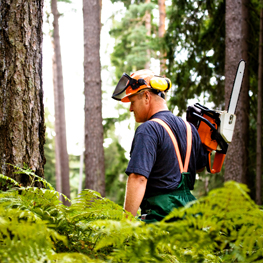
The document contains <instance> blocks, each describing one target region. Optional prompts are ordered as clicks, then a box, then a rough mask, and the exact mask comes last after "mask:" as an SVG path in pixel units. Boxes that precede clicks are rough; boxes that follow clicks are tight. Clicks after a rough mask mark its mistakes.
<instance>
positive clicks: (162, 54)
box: [158, 0, 167, 74]
mask: <svg viewBox="0 0 263 263" xmlns="http://www.w3.org/2000/svg"><path fill="white" fill-rule="evenodd" d="M158 7H159V28H158V37H159V38H160V39H162V38H163V37H164V34H165V18H166V8H165V0H158ZM165 57H166V53H165V52H163V51H162V52H160V73H161V74H164V73H165V71H166V69H167V67H166V59H165Z"/></svg>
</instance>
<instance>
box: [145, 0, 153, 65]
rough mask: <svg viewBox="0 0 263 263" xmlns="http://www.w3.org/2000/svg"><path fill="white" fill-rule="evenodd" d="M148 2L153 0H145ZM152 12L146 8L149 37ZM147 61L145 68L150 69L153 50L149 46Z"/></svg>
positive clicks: (146, 25)
mask: <svg viewBox="0 0 263 263" xmlns="http://www.w3.org/2000/svg"><path fill="white" fill-rule="evenodd" d="M145 3H146V4H149V3H151V0H145ZM151 27H152V25H151V12H150V11H149V10H146V12H145V28H146V35H147V37H150V36H151ZM147 42H149V40H148V39H147ZM147 58H148V60H147V62H146V63H145V66H144V68H146V69H150V66H151V50H150V49H149V48H147Z"/></svg>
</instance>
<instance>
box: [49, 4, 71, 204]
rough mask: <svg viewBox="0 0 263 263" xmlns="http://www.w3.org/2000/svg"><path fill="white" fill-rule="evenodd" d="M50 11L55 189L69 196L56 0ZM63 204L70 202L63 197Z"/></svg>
mask: <svg viewBox="0 0 263 263" xmlns="http://www.w3.org/2000/svg"><path fill="white" fill-rule="evenodd" d="M51 11H52V14H53V16H54V21H53V29H54V35H53V38H54V54H55V56H54V58H53V65H54V69H53V73H54V76H53V84H54V103H55V131H56V137H55V140H56V149H55V151H56V180H57V182H56V184H57V190H58V191H59V189H60V188H61V191H62V193H63V194H64V195H66V196H67V197H68V198H70V184H69V158H68V151H67V135H66V118H65V98H64V88H63V73H62V62H61V51H60V36H59V24H58V18H59V13H58V9H57V0H52V1H51ZM63 203H64V204H65V205H69V204H70V203H69V202H68V201H66V200H65V199H63Z"/></svg>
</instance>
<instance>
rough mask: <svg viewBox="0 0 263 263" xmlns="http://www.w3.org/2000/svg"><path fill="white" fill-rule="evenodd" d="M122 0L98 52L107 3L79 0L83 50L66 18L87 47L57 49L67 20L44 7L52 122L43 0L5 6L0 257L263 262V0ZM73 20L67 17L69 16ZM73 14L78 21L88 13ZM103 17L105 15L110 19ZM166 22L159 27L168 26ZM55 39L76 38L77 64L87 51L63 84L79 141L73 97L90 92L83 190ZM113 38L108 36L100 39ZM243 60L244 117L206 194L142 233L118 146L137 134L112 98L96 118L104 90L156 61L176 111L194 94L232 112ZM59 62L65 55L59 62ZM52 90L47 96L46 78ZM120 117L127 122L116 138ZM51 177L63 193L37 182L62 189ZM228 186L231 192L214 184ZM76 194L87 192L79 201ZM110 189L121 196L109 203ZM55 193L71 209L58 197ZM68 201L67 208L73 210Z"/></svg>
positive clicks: (0, 38)
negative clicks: (126, 202)
mask: <svg viewBox="0 0 263 263" xmlns="http://www.w3.org/2000/svg"><path fill="white" fill-rule="evenodd" d="M66 2H69V1H66ZM113 2H114V1H113ZM116 3H118V4H120V5H121V7H122V8H123V7H125V8H124V9H123V13H121V14H122V15H121V16H120V19H119V12H118V10H119V9H118V8H116V9H115V7H114V15H112V16H111V14H109V16H110V17H111V18H110V19H109V20H106V21H111V25H112V26H111V27H110V29H107V30H106V31H107V32H108V33H109V34H110V36H111V37H112V39H113V42H114V45H113V46H112V49H111V48H109V54H108V53H106V55H105V53H104V52H100V51H101V49H100V44H99V43H100V41H98V40H99V39H100V35H101V31H100V30H101V26H102V25H101V20H100V17H101V5H100V4H101V3H100V1H96V0H83V14H84V15H83V19H84V21H83V22H84V26H83V31H84V38H83V39H84V41H83V42H84V43H81V41H79V40H78V39H77V37H75V35H74V34H73V32H75V31H77V29H75V28H76V27H77V26H76V25H75V24H74V25H73V22H74V21H73V19H72V21H71V19H70V18H69V19H68V20H70V21H67V22H70V23H69V24H67V33H66V34H67V35H68V36H70V35H71V33H72V35H71V36H70V37H71V40H72V39H73V38H74V40H75V38H76V42H77V43H78V44H79V45H77V44H76V45H75V42H74V43H72V42H70V41H68V40H65V39H64V40H63V41H58V40H59V38H58V36H59V34H58V24H59V23H58V21H59V20H60V19H62V16H61V14H59V12H58V11H57V1H56V0H52V1H51V11H52V15H53V17H54V20H53V23H52V15H51V12H50V10H49V9H46V10H45V11H46V17H45V21H46V20H49V23H52V24H53V28H52V29H50V28H48V30H47V31H46V32H45V37H47V38H46V39H48V36H50V42H51V43H52V45H54V46H52V47H54V54H52V55H51V56H53V58H52V65H50V64H49V66H48V63H47V62H45V63H46V64H47V66H48V67H49V68H51V67H52V75H53V76H54V77H53V83H52V84H54V104H55V107H54V108H55V114H54V113H52V110H51V108H50V109H48V108H47V107H46V109H45V110H44V106H43V89H42V88H43V86H42V73H43V72H42V40H43V31H42V25H43V23H42V22H43V21H42V18H43V11H42V7H43V5H44V1H41V0H38V1H35V0H27V1H25V0H16V1H10V0H1V4H0V22H1V23H0V43H1V45H0V56H1V58H0V81H1V93H0V103H1V108H0V128H1V129H0V157H1V158H0V188H1V191H0V219H1V220H0V222H1V228H0V230H1V231H0V258H1V262H28V261H30V262H84V261H86V262H259V261H262V258H263V228H262V225H263V216H262V207H261V206H260V204H261V202H262V184H261V181H262V169H261V168H262V60H263V59H262V54H263V52H262V47H263V44H262V43H263V41H262V40H263V37H262V36H263V35H262V34H263V9H262V2H261V1H256V0H254V1H248V0H242V1H234V0H226V1H221V0H217V1H215V0H206V1H205V0H204V1H191V0H189V1H185V0H176V1H172V2H171V3H168V2H165V1H162V0H159V1H158V7H157V2H154V1H152V2H150V1H148V0H147V1H145V2H144V1H143V2H141V1H135V2H130V1H128V0H124V1H121V2H116ZM165 3H166V4H167V6H166V12H165V11H164V9H163V7H164V6H165ZM48 4H49V3H48ZM102 4H103V3H102ZM67 5H68V6H70V3H67ZM114 6H115V5H114ZM46 7H48V6H46ZM72 7H73V8H74V5H73V6H72ZM72 7H69V8H70V9H72ZM59 8H60V7H59ZM67 8H68V7H67ZM76 9H77V11H78V10H79V9H78V8H76ZM108 9H110V8H108ZM77 11H76V13H77ZM60 12H61V11H60ZM106 13H109V10H107V12H106ZM158 13H159V14H160V17H162V18H165V17H166V19H165V21H166V23H163V22H164V20H161V19H160V21H159V22H158V20H157V19H156V18H157V17H158ZM67 14H69V13H67V12H64V18H65V17H66V15H67ZM77 14H78V15H79V16H80V17H81V13H77ZM164 14H165V16H164ZM102 16H105V15H104V14H103V13H102ZM117 18H118V19H117ZM79 21H80V20H79ZM104 24H106V22H105V23H104ZM104 24H103V25H104ZM165 24H166V27H164V28H165V30H164V31H162V30H160V29H161V28H162V26H163V25H165ZM46 25H47V24H46ZM80 27H81V26H80ZM102 28H103V27H102ZM159 33H160V34H159ZM59 42H61V46H63V43H65V42H69V43H72V45H71V46H70V47H67V48H66V55H69V54H70V55H73V57H74V58H75V57H78V55H77V54H76V52H75V51H76V50H78V51H79V50H82V47H81V46H83V45H84V48H83V51H84V52H83V53H84V54H83V55H84V60H83V61H84V63H81V64H84V70H83V73H84V74H82V73H81V72H82V69H81V68H82V67H81V66H80V67H79V68H78V67H77V66H75V65H74V63H73V60H72V57H71V58H70V61H68V62H67V65H66V67H69V68H70V72H65V73H64V78H65V80H64V82H65V84H68V83H70V88H66V89H69V90H70V91H72V93H71V94H70V98H68V99H69V102H67V103H66V112H67V114H68V112H69V111H70V113H72V112H73V116H71V119H74V120H76V123H73V124H68V125H69V127H71V126H74V135H70V138H77V140H78V141H79V142H81V138H80V137H82V135H78V134H77V131H76V130H78V131H80V133H81V130H82V131H83V129H84V127H80V128H78V127H77V126H76V125H77V124H78V123H81V121H79V120H77V117H76V116H81V114H77V112H75V111H74V108H75V107H74V106H73V101H74V100H73V97H74V95H75V93H76V92H77V91H79V94H82V93H83V90H84V95H85V96H84V97H85V106H84V103H83V104H82V103H81V101H82V99H81V95H80V97H79V98H78V99H76V100H77V102H78V104H80V105H81V104H82V105H81V106H80V108H83V107H84V113H85V114H84V115H85V154H84V156H83V157H84V158H83V160H84V162H85V167H86V169H85V174H86V178H85V183H84V182H83V184H82V186H81V189H77V188H78V187H77V183H76V181H77V180H78V174H79V171H80V170H81V169H80V167H79V164H82V163H83V162H82V161H80V160H81V158H80V156H78V155H76V153H74V152H70V158H69V159H70V166H69V165H68V152H67V147H65V146H66V136H65V129H64V128H65V122H64V120H63V115H64V90H63V81H61V80H62V78H61V77H62V75H63V74H62V73H63V71H62V63H61V56H60V55H61V54H60V48H59V46H60V44H59ZM105 42H106V40H102V43H103V44H105ZM107 42H109V41H107ZM107 44H108V43H107ZM109 46H110V45H109ZM80 53H81V52H80ZM64 54H65V53H64ZM66 55H64V59H65V58H66V57H67V56H66ZM100 57H101V60H102V61H103V60H104V59H107V61H109V60H108V59H109V58H110V62H111V64H110V65H111V66H108V67H107V66H105V65H104V64H102V72H103V74H101V66H100V63H98V62H99V61H100ZM241 58H242V59H244V60H245V61H246V71H245V75H244V79H243V84H242V90H241V94H240V98H239V104H238V106H237V111H236V114H237V120H238V121H237V123H236V128H235V134H234V138H233V142H232V143H231V144H230V146H229V149H228V153H227V156H226V160H225V166H224V169H223V170H222V173H220V174H216V175H210V174H208V173H206V172H204V173H203V174H201V175H199V176H198V180H197V184H196V188H195V193H194V194H195V195H196V196H197V197H198V200H197V201H195V202H193V203H189V204H188V205H187V206H186V207H182V208H181V209H175V210H174V211H172V212H171V214H170V215H168V217H166V218H165V220H163V221H162V222H157V223H156V224H151V225H147V224H144V223H143V222H142V221H139V220H138V219H137V218H135V217H133V216H132V215H131V214H129V213H128V212H127V211H124V210H123V207H122V203H123V195H124V185H125V181H126V180H125V175H124V170H125V167H126V165H127V159H128V157H127V154H128V153H127V150H126V149H125V148H124V144H123V141H126V139H123V141H121V140H120V137H121V136H123V135H124V134H125V135H126V134H127V133H128V131H129V132H130V133H131V137H130V140H131V139H132V134H133V132H134V129H135V128H136V125H135V123H134V120H133V117H132V116H131V115H130V113H129V112H128V110H127V108H126V107H124V105H123V104H121V103H117V104H115V105H117V106H116V107H117V108H116V109H114V107H115V106H113V109H114V110H116V112H117V115H116V116H115V115H113V116H114V117H112V115H111V112H112V110H107V111H108V112H109V113H110V115H107V116H105V115H104V116H103V119H102V116H101V111H100V110H101V107H102V104H103V107H104V106H107V107H108V106H109V105H110V101H111V99H110V96H109V95H111V92H112V90H113V89H114V86H115V85H116V83H117V81H118V79H119V78H120V76H121V74H122V73H123V72H127V73H130V72H132V71H135V70H137V69H140V68H143V67H153V66H154V65H156V64H155V62H157V63H158V65H159V70H160V73H161V74H165V75H166V76H167V77H169V78H170V79H171V81H172V83H173V86H172V90H171V92H170V95H169V98H168V104H169V108H170V109H171V111H173V112H174V113H175V114H179V115H182V114H184V112H185V109H186V107H187V105H188V104H192V101H191V102H190V101H189V99H192V100H193V101H194V102H196V101H199V100H200V102H201V103H204V104H205V105H207V104H208V103H213V104H211V105H212V107H214V108H218V109H224V108H225V107H226V105H228V101H229V97H230V92H231V88H232V84H233V78H234V75H235V73H236V67H237V64H238V62H239V61H240V59H241ZM64 59H63V56H62V62H63V65H65V63H64ZM164 60H165V61H164ZM149 62H151V63H149ZM164 62H165V63H164ZM74 73H76V74H77V75H84V78H83V76H81V79H82V80H83V79H84V88H83V86H82V83H81V82H82V81H79V83H78V81H77V78H74V76H73V77H72V75H74ZM106 73H107V74H106ZM104 74H105V75H104ZM68 75H69V76H70V78H69V79H68V78H67V77H68ZM101 75H103V81H104V83H107V84H108V85H107V87H106V86H105V87H104V86H103V92H104V93H103V96H102V94H101V80H100V79H101ZM59 77H60V78H59ZM71 77H72V78H71ZM104 78H106V80H104ZM44 82H46V83H48V82H47V80H44ZM45 85H46V84H45ZM103 85H104V84H103ZM48 86H49V88H50V87H51V86H52V85H51V83H50V84H49V85H48ZM66 89H65V90H66ZM104 89H105V90H104ZM58 91H59V92H58ZM108 91H109V92H108ZM45 93H46V94H45V98H47V99H50V98H51V97H52V95H48V92H47V90H46V92H45ZM108 93H109V95H108ZM65 94H66V91H65ZM58 95H59V96H58ZM66 97H68V95H66ZM102 97H103V100H102ZM108 99H109V101H108ZM66 101H67V99H66ZM71 102H72V104H71ZM102 102H103V103H102ZM67 104H69V105H70V108H69V106H68V105H67ZM47 105H48V101H46V104H45V106H47ZM57 109H60V110H59V111H57ZM94 110H95V111H94ZM44 112H45V115H46V116H45V118H44ZM50 112H51V113H50ZM58 112H59V113H60V114H57V113H58ZM67 114H65V115H67ZM53 115H55V120H54V116H53ZM57 117H58V118H57ZM44 119H45V120H46V123H44ZM58 120H59V121H58ZM124 120H125V121H126V120H127V122H126V123H125V122H124ZM120 123H121V124H122V125H125V126H127V127H126V129H125V131H124V132H123V130H119V132H118V133H117V135H116V133H115V132H116V130H117V128H118V127H120ZM102 124H103V125H102ZM54 125H55V128H54ZM129 125H130V127H129ZM45 126H46V127H45ZM62 126H64V127H62ZM80 126H81V125H80ZM61 127H62V128H63V129H61ZM45 131H46V136H45ZM55 133H56V134H55ZM55 135H56V136H55ZM62 135H63V136H62ZM78 136H80V137H78ZM58 138H59V141H58ZM103 142H104V143H103ZM58 143H59V147H57V146H58V145H57V144H58ZM54 144H56V147H55V145H54ZM129 144H130V143H129ZM79 145H80V143H79ZM103 145H104V148H103ZM44 147H45V151H44ZM54 149H55V152H54ZM70 151H71V150H70ZM80 152H81V151H80ZM61 153H63V154H61ZM64 153H65V155H64ZM72 153H73V154H72ZM79 154H80V153H79ZM54 155H56V156H54ZM104 155H105V161H104ZM63 156H64V157H65V159H63V160H62V159H61V158H62V157H63ZM64 157H63V158H64ZM87 160H88V161H87ZM46 161H47V162H46ZM45 163H46V164H45ZM44 165H45V169H44ZM104 166H105V167H104ZM22 167H23V168H22ZM55 168H56V171H55ZM64 168H65V169H64ZM104 168H105V172H104ZM68 170H70V176H69V173H68ZM54 174H56V190H58V191H56V190H55V189H54V187H52V185H51V184H49V183H48V182H47V181H46V180H45V179H43V177H45V178H46V179H47V180H48V181H50V182H51V183H52V184H53V185H55V182H54V179H55V176H54ZM105 174H106V177H105ZM61 176H63V177H62V178H61ZM69 177H71V180H69ZM105 179H106V180H105ZM52 180H53V181H52ZM74 180H75V182H74ZM83 180H84V178H83ZM70 181H71V185H70V184H69V183H70ZM105 181H106V189H105V187H104V186H105ZM223 181H225V183H224V186H223V187H219V186H221V185H222V184H223ZM61 183H62V184H61ZM64 183H65V184H64ZM241 183H243V184H241ZM84 185H85V186H84ZM70 187H71V189H70ZM82 188H85V189H86V190H83V191H82V192H81V193H80V194H79V195H78V196H77V192H78V191H81V190H82ZM213 188H216V189H213ZM212 189H213V190H212ZM61 190H62V191H61ZM70 190H71V193H70ZM93 190H97V192H96V191H93ZM105 190H106V191H105ZM249 190H250V191H249ZM61 192H63V193H64V195H63V194H61ZM100 193H101V195H100ZM248 193H249V194H250V196H251V197H252V198H253V199H254V200H256V202H257V204H256V203H255V202H254V201H253V200H251V197H250V196H249V194H248ZM74 195H75V196H77V197H76V198H74ZM105 195H106V196H107V197H109V198H110V199H111V200H113V201H114V202H112V201H111V200H109V199H108V198H104V197H103V196H105ZM61 196H64V202H63V203H64V204H65V205H63V204H62V203H61V202H60V200H59V198H60V197H61ZM68 197H70V199H71V200H72V201H71V205H70V206H69V202H70V201H69V200H68ZM115 202H117V203H120V204H121V206H119V205H117V204H116V203H115ZM258 204H259V205H258Z"/></svg>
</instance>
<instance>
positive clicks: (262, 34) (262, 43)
mask: <svg viewBox="0 0 263 263" xmlns="http://www.w3.org/2000/svg"><path fill="white" fill-rule="evenodd" d="M260 3H261V5H263V1H262V0H261V1H260ZM262 51H263V7H262V6H261V9H260V27H259V47H258V103H257V106H258V112H257V168H256V202H257V204H258V205H261V204H262V74H263V65H262V62H263V52H262Z"/></svg>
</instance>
